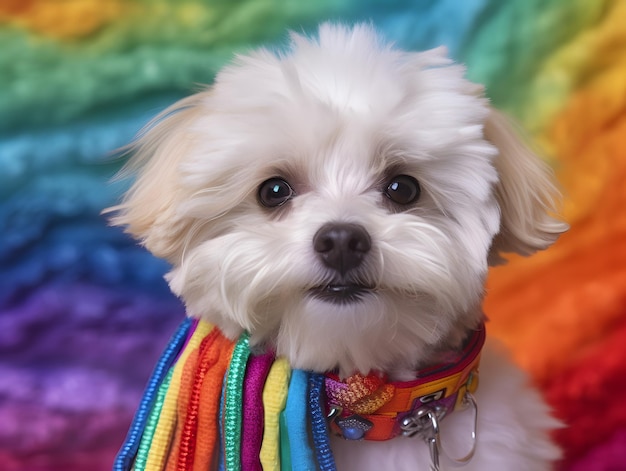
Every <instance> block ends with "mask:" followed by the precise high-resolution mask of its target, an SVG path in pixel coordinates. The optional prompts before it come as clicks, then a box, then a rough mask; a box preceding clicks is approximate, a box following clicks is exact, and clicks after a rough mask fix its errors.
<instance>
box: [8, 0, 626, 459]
mask: <svg viewBox="0 0 626 471" xmlns="http://www.w3.org/2000/svg"><path fill="white" fill-rule="evenodd" d="M326 19H336V20H342V21H353V20H370V19H371V20H372V22H373V23H374V25H375V26H376V27H378V28H379V29H380V30H381V31H382V32H383V33H384V34H385V35H386V36H387V37H388V38H391V39H393V40H395V41H396V42H397V43H398V45H399V46H401V47H402V48H405V49H414V50H420V49H425V48H428V47H434V46H437V45H440V44H444V45H446V46H447V47H448V48H449V50H450V53H451V55H452V56H453V57H454V58H455V59H457V60H459V61H461V62H464V63H465V64H466V65H467V67H468V75H469V77H470V78H471V79H472V80H474V81H476V82H480V83H484V84H486V87H487V94H488V96H489V97H490V98H491V99H492V101H493V103H494V105H496V106H497V107H499V108H501V109H504V110H505V111H508V112H509V113H510V114H512V115H513V116H515V117H516V118H517V119H518V120H519V121H520V122H521V123H522V125H523V127H524V128H525V129H527V130H528V132H529V134H530V136H531V137H532V139H534V140H535V141H536V142H537V143H538V144H539V145H540V146H542V148H543V149H544V155H545V156H546V158H547V159H548V161H549V163H550V164H551V165H552V166H553V167H554V168H555V169H556V172H557V175H558V177H559V180H560V182H561V184H562V187H563V190H564V193H565V201H564V203H565V204H564V209H565V211H564V212H565V219H566V220H568V222H569V223H570V224H571V229H570V231H569V232H568V233H567V234H565V235H564V236H562V237H561V239H560V240H559V241H558V243H557V244H556V245H555V246H554V247H552V248H551V249H550V250H549V251H547V252H545V253H541V254H538V255H535V256H534V257H532V258H531V259H522V258H514V259H513V260H512V261H511V262H510V263H509V264H508V265H506V266H503V267H500V268H496V269H494V270H493V271H492V273H491V277H490V281H489V286H488V293H489V294H488V297H487V303H486V309H487V313H488V315H489V318H490V320H491V322H490V324H489V329H490V335H492V336H495V337H498V338H499V339H501V340H502V341H503V342H504V343H505V344H506V345H507V346H508V347H510V348H511V349H512V351H513V353H514V357H515V360H516V361H517V362H518V363H519V364H520V365H521V366H522V367H523V368H524V369H525V370H527V371H528V372H529V373H530V374H531V376H532V377H533V379H534V381H535V382H536V384H537V385H538V386H539V387H540V388H541V390H542V391H543V392H544V394H545V395H546V397H547V399H548V401H549V402H550V404H551V405H552V407H553V408H554V410H555V413H556V415H557V416H558V417H560V418H561V419H562V420H563V421H564V422H565V423H566V424H568V427H566V428H564V429H562V430H560V431H559V432H558V433H557V440H558V442H559V443H560V444H561V445H562V446H563V447H564V450H565V458H564V461H563V463H562V464H561V465H560V469H561V470H568V471H570V470H571V471H578V470H583V469H584V470H589V471H608V470H612V469H621V468H622V467H623V463H624V460H625V459H626V455H625V452H624V446H623V444H624V441H625V440H626V406H625V405H624V402H623V400H621V395H620V391H623V387H624V386H625V383H626V379H625V378H626V349H624V341H626V315H625V314H626V244H625V243H624V240H626V212H624V210H623V207H624V204H625V203H626V191H624V181H625V180H626V145H625V144H624V142H625V141H624V137H623V136H624V135H626V48H625V47H624V44H625V43H626V29H624V27H623V25H624V24H625V23H626V4H625V3H624V2H623V1H620V0H599V1H594V2H589V1H587V0H574V1H572V0H556V1H553V2H549V4H546V2H542V1H540V0H531V1H526V2H499V1H497V0H472V1H466V2H458V1H454V0H443V1H438V2H432V1H426V0H424V1H419V0H415V1H408V0H407V1H399V2H384V1H382V0H380V1H376V0H371V1H366V2H362V1H357V0H342V1H340V2H335V1H330V0H325V1H319V2H315V3H306V2H288V3H286V4H284V3H281V2H274V3H273V2H262V1H259V0H246V1H242V2H228V1H225V0H222V1H218V0H212V1H208V0H207V1H200V0H192V1H189V2H175V1H173V0H170V1H166V0H146V1H138V0H135V1H121V0H113V1H108V2H101V1H97V0H72V1H65V2H52V1H45V0H39V1H37V0H27V1H8V2H2V4H1V5H0V45H1V47H0V468H1V469H3V470H6V471H57V470H59V471H60V470H66V471H73V470H84V469H90V470H94V471H99V470H105V469H110V467H111V463H112V462H113V458H114V455H115V453H116V451H117V449H118V447H119V445H120V444H121V443H122V441H123V437H124V434H125V432H126V430H127V428H128V424H129V422H130V420H131V418H132V415H133V413H134V411H135V409H136V407H137V404H138V402H139V399H140V397H141V393H142V390H143V387H144V382H145V380H146V379H147V377H148V375H149V372H150V370H151V368H152V366H153V365H154V363H155V361H156V359H157V357H158V355H159V354H160V352H161V350H162V349H163V347H164V345H165V343H166V341H167V338H168V337H169V336H170V334H171V333H172V332H173V331H174V330H175V327H176V325H177V324H179V323H180V321H181V319H182V317H183V316H182V313H183V308H182V306H181V305H180V304H179V302H178V301H177V300H176V299H174V298H173V297H172V295H171V294H169V290H168V288H167V286H166V284H165V283H164V282H163V280H162V275H163V273H164V272H165V271H166V270H167V267H166V266H165V264H164V263H163V262H162V261H159V260H156V259H154V258H153V257H151V256H150V255H148V254H147V253H146V252H145V251H143V250H142V249H141V248H139V247H137V246H136V245H135V244H134V242H133V241H131V240H130V239H129V238H127V237H126V236H124V235H123V234H122V233H121V231H120V230H118V229H115V228H109V227H107V226H106V221H105V220H104V218H102V217H101V216H99V212H100V211H101V210H102V209H103V208H105V207H107V206H110V205H111V204H113V203H114V202H115V200H116V198H117V197H118V196H119V194H120V193H121V191H123V190H124V188H123V185H121V184H119V183H116V184H110V183H109V182H108V179H109V177H111V176H112V175H113V174H114V173H115V172H116V170H118V169H119V167H120V166H121V164H122V162H121V161H118V160H115V159H113V158H112V157H111V152H112V150H113V149H115V148H116V147H118V146H121V145H123V144H125V143H126V142H129V141H130V140H131V139H132V136H133V135H134V134H135V133H136V132H137V131H138V129H139V128H140V127H141V126H142V125H143V124H145V122H146V120H147V119H148V118H149V117H151V116H153V115H154V114H155V113H156V112H157V111H159V110H160V109H162V108H164V107H165V105H167V104H169V103H171V102H172V101H174V100H175V99H177V98H180V97H181V96H183V95H188V94H189V93H190V92H191V91H193V90H194V88H195V87H196V84H197V83H210V82H211V81H212V79H213V77H214V74H215V72H216V71H217V70H218V68H219V67H220V66H222V65H223V64H224V63H225V62H226V61H227V60H229V59H230V58H231V56H232V53H233V52H237V51H242V50H246V49H248V48H249V47H252V46H255V45H258V44H259V43H261V42H263V43H266V42H270V43H271V42H278V41H279V40H282V39H283V38H284V34H285V29H286V28H292V29H295V30H302V29H303V30H306V31H310V30H311V29H312V28H313V26H314V25H315V24H317V23H318V22H320V21H322V20H326Z"/></svg>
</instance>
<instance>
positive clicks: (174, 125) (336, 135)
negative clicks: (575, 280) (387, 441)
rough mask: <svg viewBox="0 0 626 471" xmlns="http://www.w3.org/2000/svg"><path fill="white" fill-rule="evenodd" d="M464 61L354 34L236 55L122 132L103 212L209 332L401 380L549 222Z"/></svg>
mask: <svg viewBox="0 0 626 471" xmlns="http://www.w3.org/2000/svg"><path fill="white" fill-rule="evenodd" d="M463 72H464V71H463V68H462V67H460V66H458V65H454V64H452V63H451V61H450V60H449V59H447V58H446V57H445V55H444V51H442V50H433V51H429V52H425V53H417V54H416V53H403V52H399V51H396V50H393V49H392V48H390V47H389V46H387V45H385V44H383V43H382V42H381V41H380V39H379V38H378V37H377V36H376V34H375V32H374V31H373V30H372V29H371V28H370V27H367V26H357V27H355V28H344V27H341V26H331V25H323V26H322V27H321V28H320V31H319V37H318V38H317V39H314V40H311V39H306V38H303V37H300V36H297V35H292V44H291V50H290V51H289V52H288V53H286V54H284V55H275V54H272V53H270V52H268V51H266V50H260V51H257V52H255V53H252V54H251V55H249V56H244V57H239V58H238V59H237V60H236V61H235V62H234V63H233V64H232V65H230V66H228V67H227V68H225V69H224V70H223V71H222V72H221V73H220V74H219V75H218V77H217V79H216V82H215V84H214V85H213V86H212V87H211V88H210V89H208V90H206V91H204V92H201V93H199V94H197V95H194V96H192V97H190V98H188V99H186V100H183V101H182V102H180V103H178V104H176V105H174V107H172V109H170V110H166V112H164V113H163V114H162V115H161V116H160V117H158V118H157V120H155V122H154V123H153V124H152V125H151V127H150V128H149V129H148V130H147V131H146V133H145V134H144V136H143V137H141V138H140V139H139V141H138V143H137V145H136V156H135V157H134V159H133V160H131V163H130V167H131V169H133V170H136V171H137V173H138V177H137V180H136V182H135V184H134V186H133V187H132V188H131V190H130V191H129V193H128V194H127V196H126V198H125V200H124V202H123V203H122V204H121V205H120V206H119V207H118V208H116V209H117V210H118V211H119V213H118V215H117V216H116V218H115V219H114V222H115V223H117V224H123V225H126V226H127V227H128V230H129V232H130V233H131V234H133V235H134V236H136V237H137V238H139V239H140V240H141V241H142V242H143V243H144V244H145V245H146V247H147V248H148V249H149V250H151V251H152V252H153V253H155V254H156V255H157V256H161V257H164V258H166V259H168V260H169V261H170V263H171V264H172V267H173V268H172V271H171V272H170V273H169V274H168V280H169V283H170V286H171V288H172V290H173V291H174V292H175V293H176V294H177V295H179V296H180V297H181V298H182V299H183V300H184V302H185V304H186V306H187V310H188V313H189V314H190V315H191V316H195V317H202V318H205V319H206V320H208V321H209V322H211V323H214V324H216V325H218V326H219V327H220V328H221V329H222V330H223V331H224V333H225V334H226V335H229V336H231V337H235V336H237V335H238V334H239V333H241V331H242V330H244V329H245V330H248V331H249V332H250V333H251V342H252V343H253V344H266V345H271V346H272V347H273V348H276V350H277V353H278V354H279V355H285V356H287V357H288V358H289V360H290V361H291V363H292V365H293V366H294V367H296V368H305V369H313V370H317V371H326V370H330V369H333V368H339V369H340V371H341V372H343V373H346V374H348V373H352V372H354V371H355V370H359V371H361V372H367V371H369V370H371V369H380V370H387V371H389V370H394V371H398V370H399V371H400V375H402V374H403V373H402V372H403V371H409V370H411V369H413V368H415V367H416V366H418V365H419V364H420V363H424V362H427V361H429V360H431V359H432V358H433V355H435V354H436V352H437V351H438V350H440V349H442V348H450V347H454V346H456V345H457V344H458V343H459V342H460V341H461V340H462V339H463V338H464V336H465V335H466V333H467V331H468V330H469V329H472V328H474V327H475V326H476V325H477V324H479V323H480V322H481V321H482V317H483V314H482V311H481V308H480V304H481V300H482V297H483V283H484V279H485V276H486V273H487V268H488V261H489V260H492V261H493V260H497V259H498V253H499V252H501V251H517V252H520V253H523V254H528V253H531V252H533V251H534V250H537V249H541V248H545V247H547V246H548V245H549V244H550V243H552V242H553V241H554V240H555V239H556V237H557V235H558V233H560V232H562V231H563V230H564V229H565V226H564V225H563V224H562V223H560V222H558V221H556V220H554V219H552V218H551V217H550V215H549V213H550V212H551V208H552V194H553V187H552V186H551V184H550V182H549V180H548V178H547V176H546V174H545V171H544V169H543V168H542V167H541V165H540V164H539V163H538V161H537V160H536V158H535V157H534V156H532V154H530V153H529V152H528V151H527V150H526V149H525V148H523V147H522V146H521V145H520V144H519V143H518V142H517V140H516V138H515V137H514V136H513V134H512V133H511V132H510V130H509V129H508V127H507V126H506V125H505V124H503V123H502V122H501V117H499V116H498V115H497V114H496V113H495V112H494V111H492V110H490V109H489V107H488V105H487V102H486V100H485V98H483V96H482V88H481V87H479V86H476V85H474V84H472V83H470V82H468V81H467V80H465V79H464V78H463Z"/></svg>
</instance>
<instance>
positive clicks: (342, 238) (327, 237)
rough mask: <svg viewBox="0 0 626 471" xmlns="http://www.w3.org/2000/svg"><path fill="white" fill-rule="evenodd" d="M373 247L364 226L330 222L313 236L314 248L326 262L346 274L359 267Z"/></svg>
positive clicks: (328, 265)
mask: <svg viewBox="0 0 626 471" xmlns="http://www.w3.org/2000/svg"><path fill="white" fill-rule="evenodd" d="M371 248H372V239H370V235H369V234H368V233H367V231H366V230H365V228H364V227H363V226H360V225H358V224H349V223H328V224H326V225H324V226H322V227H321V228H320V229H319V230H318V231H317V233H316V234H315V236H314V237H313V249H314V250H315V251H316V252H317V254H318V256H319V257H320V259H321V260H322V261H323V262H324V264H325V265H326V266H327V267H329V268H332V269H334V270H337V271H338V272H339V273H340V274H341V275H345V274H346V273H347V272H348V271H349V270H352V269H353V268H356V267H358V266H359V265H360V264H361V262H362V261H363V258H364V257H365V254H367V252H369V251H370V249H371Z"/></svg>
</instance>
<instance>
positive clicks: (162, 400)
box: [113, 319, 335, 471]
mask: <svg viewBox="0 0 626 471" xmlns="http://www.w3.org/2000/svg"><path fill="white" fill-rule="evenodd" d="M323 387H324V375H320V374H314V373H310V372H305V371H302V370H291V369H290V367H289V365H288V363H287V362H286V361H285V360H284V359H281V358H278V359H277V358H275V357H274V355H273V354H271V353H267V354H262V355H252V354H251V352H250V348H249V343H248V335H247V334H243V335H242V336H241V337H240V338H239V340H238V341H237V342H233V341H231V340H229V339H227V338H226V337H224V336H223V335H222V333H221V332H220V331H219V330H218V329H217V328H216V327H214V326H212V325H210V324H208V323H206V322H203V321H198V320H191V319H187V320H185V321H184V322H183V324H182V325H181V326H180V328H179V329H178V331H177V332H176V333H175V334H174V336H173V337H172V339H171V341H170V343H169V344H168V346H167V348H166V350H165V352H164V353H163V355H162V356H161V358H160V360H159V362H158V363H157V366H156V368H155V370H154V372H153V374H152V377H151V378H150V381H149V383H148V386H147V388H146V391H145V393H144V396H143V399H142V401H141V403H140V406H139V408H138V410H137V413H136V415H135V418H134V421H133V423H132V425H131V428H130V431H129V432H128V435H127V437H126V441H125V442H124V444H123V446H122V448H121V450H120V452H119V453H118V455H117V458H116V460H115V464H114V467H113V469H114V471H131V470H133V471H161V470H165V471H183V470H184V471H191V470H193V471H196V470H197V471H206V470H208V469H220V470H225V471H231V470H239V469H245V470H259V471H260V470H280V469H281V468H282V469H292V470H294V471H300V470H303V471H304V470H314V469H320V470H324V471H325V470H334V469H335V464H334V460H333V457H332V453H331V451H330V444H329V438H328V426H327V424H326V417H325V411H324V410H323V407H324V405H323V404H322V403H321V397H323V391H322V389H323ZM307 416H308V417H307ZM307 424H310V425H311V429H310V432H311V433H310V436H311V437H312V440H310V439H309V430H308V429H307Z"/></svg>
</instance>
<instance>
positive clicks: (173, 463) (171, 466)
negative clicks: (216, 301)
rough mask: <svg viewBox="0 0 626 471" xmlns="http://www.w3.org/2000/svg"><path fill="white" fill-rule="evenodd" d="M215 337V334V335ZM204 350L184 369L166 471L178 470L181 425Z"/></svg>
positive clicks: (197, 349)
mask: <svg viewBox="0 0 626 471" xmlns="http://www.w3.org/2000/svg"><path fill="white" fill-rule="evenodd" d="M216 330H217V329H214V330H212V331H211V333H210V334H209V335H207V337H205V339H203V342H204V340H206V338H208V337H210V336H211V334H212V333H213V332H215V331H216ZM214 335H215V334H214ZM201 350H202V344H200V346H199V347H198V348H196V349H195V350H194V351H193V352H191V353H190V354H189V357H188V358H187V361H186V362H185V366H184V368H183V374H182V376H181V380H180V393H179V395H178V407H177V409H178V413H177V415H176V422H177V425H176V432H175V433H174V438H173V440H172V447H171V449H170V452H169V456H168V458H167V465H166V467H165V470H166V471H177V468H178V466H177V465H178V456H179V454H180V443H181V438H182V434H183V430H182V426H181V424H184V423H185V417H186V416H187V408H188V405H189V400H190V398H191V390H192V387H193V382H194V373H195V371H196V366H197V364H198V360H199V357H200V351H201Z"/></svg>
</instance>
